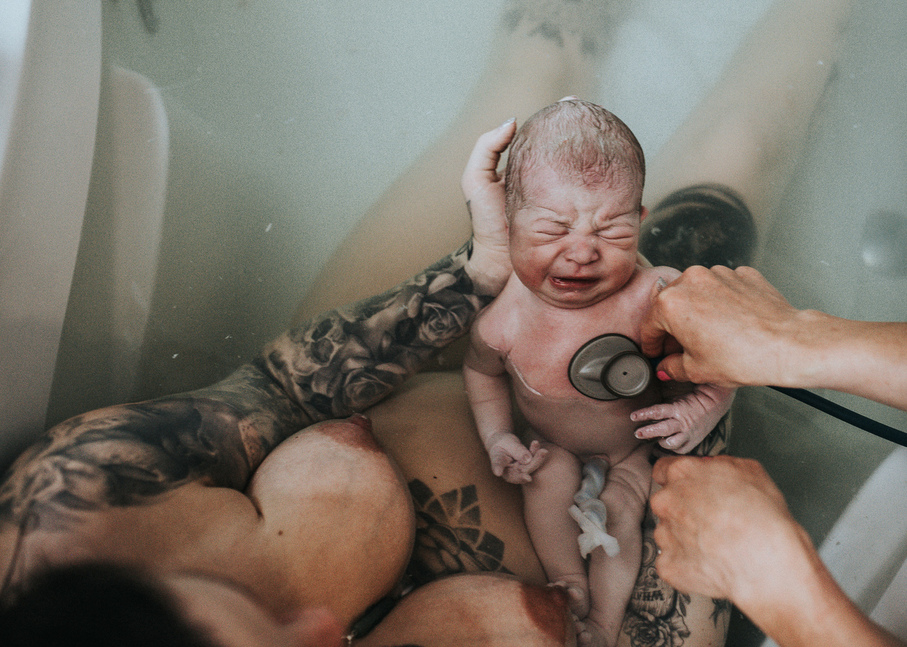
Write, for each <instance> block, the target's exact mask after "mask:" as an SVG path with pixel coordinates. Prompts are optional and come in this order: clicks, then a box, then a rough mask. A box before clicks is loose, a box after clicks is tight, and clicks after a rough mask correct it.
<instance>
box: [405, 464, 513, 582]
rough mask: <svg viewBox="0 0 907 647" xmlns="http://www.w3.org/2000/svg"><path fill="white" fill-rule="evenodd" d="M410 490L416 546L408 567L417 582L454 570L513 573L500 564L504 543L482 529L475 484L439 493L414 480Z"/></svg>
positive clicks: (435, 577)
mask: <svg viewBox="0 0 907 647" xmlns="http://www.w3.org/2000/svg"><path fill="white" fill-rule="evenodd" d="M409 490H410V493H411V494H412V497H413V503H414V504H415V508H416V546H415V549H414V550H413V558H412V561H411V562H410V566H409V574H410V577H411V578H412V580H413V583H414V584H416V585H421V584H425V583H426V582H430V581H432V580H436V579H438V578H439V577H441V576H444V575H453V574H455V573H475V572H483V571H484V572H487V571H495V572H498V573H510V571H508V570H507V569H506V568H505V567H504V566H502V564H501V562H502V561H503V559H504V542H502V541H501V540H500V539H499V538H498V537H496V536H495V535H493V534H491V533H490V532H488V531H486V530H485V529H484V528H482V518H481V512H480V509H479V499H478V495H477V492H476V487H475V486H474V485H469V486H466V487H463V488H459V489H457V490H451V491H449V492H445V493H444V494H441V495H437V494H435V493H434V492H433V491H432V490H431V488H429V487H428V486H427V485H426V484H425V483H423V482H422V481H420V480H418V479H415V480H413V481H411V482H410V483H409Z"/></svg>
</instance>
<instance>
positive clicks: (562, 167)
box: [505, 100, 645, 308]
mask: <svg viewBox="0 0 907 647" xmlns="http://www.w3.org/2000/svg"><path fill="white" fill-rule="evenodd" d="M644 177H645V162H644V160H643V153H642V148H641V147H640V145H639V142H638V141H637V140H636V137H634V136H633V133H632V132H631V131H630V129H629V128H627V126H626V125H625V124H624V123H623V122H622V121H621V120H620V119H618V118H617V117H615V116H614V115H612V114H611V113H610V112H608V111H607V110H605V109H604V108H602V107H601V106H597V105H595V104H592V103H588V102H586V101H578V100H567V101H560V102H558V103H556V104H554V105H551V106H548V107H547V108H544V109H543V110H541V111H539V112H538V113H536V114H535V115H533V116H532V117H530V118H529V120H528V121H526V123H525V124H524V125H523V127H522V128H521V129H520V131H519V132H518V133H517V135H516V137H515V138H514V142H513V144H512V147H511V151H510V159H509V160H508V162H507V170H506V175H505V187H506V188H505V194H506V197H505V205H506V212H507V223H508V227H509V229H510V258H511V261H512V263H513V271H514V273H515V274H516V275H517V277H518V278H519V279H520V281H521V282H522V283H523V285H525V286H526V287H527V288H528V289H529V291H530V292H532V293H534V294H535V295H536V296H538V297H539V298H541V299H542V300H543V301H546V302H547V303H549V304H551V305H555V306H557V307H564V308H583V307H586V306H589V305H593V304H595V303H598V302H600V301H602V300H603V299H606V298H608V297H609V296H610V295H612V294H615V293H616V292H617V291H618V290H620V289H621V288H622V287H623V286H624V285H626V284H627V282H628V281H630V279H631V278H632V277H633V276H634V274H635V272H636V268H637V257H636V252H637V246H638V243H639V223H640V221H641V220H642V219H643V218H644V217H645V209H644V208H643V207H642V204H641V202H642V186H643V179H644Z"/></svg>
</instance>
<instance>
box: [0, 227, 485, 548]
mask: <svg viewBox="0 0 907 647" xmlns="http://www.w3.org/2000/svg"><path fill="white" fill-rule="evenodd" d="M471 251H472V248H471V246H470V245H466V246H464V247H463V248H462V249H460V250H459V251H458V252H456V253H454V254H451V255H450V256H448V257H447V258H445V259H443V260H442V261H440V262H439V263H437V264H435V265H434V266H432V267H430V268H429V269H428V270H426V271H424V272H423V273H421V274H419V275H418V276H416V277H414V278H413V279H411V280H409V281H406V282H405V283H403V284H401V285H399V286H397V287H396V288H393V289H392V290H389V291H388V292H386V293H384V294H382V295H379V296H377V297H373V298H370V299H366V300H364V301H361V302H359V303H356V304H354V305H351V306H348V307H345V308H341V309H339V310H335V311H332V312H328V313H327V314H324V315H322V316H319V317H316V318H314V319H312V320H311V321H309V322H307V323H304V324H302V325H300V326H298V327H297V328H295V329H293V330H291V331H289V332H287V333H285V334H284V335H282V336H280V337H279V338H278V339H277V340H275V341H274V342H272V343H271V344H270V345H268V346H267V348H266V349H265V351H264V353H263V354H262V355H261V356H260V357H259V358H257V359H256V360H255V361H253V362H252V363H251V364H249V365H246V366H243V367H242V368H240V369H239V370H237V371H236V372H235V373H234V374H233V375H231V376H230V377H228V378H227V379H225V380H223V381H222V382H220V383H218V384H215V385H213V386H211V387H208V388H204V389H200V390H198V391H193V392H190V393H185V394H180V395H175V396H169V397H163V398H160V399H157V400H153V401H150V402H145V403H139V404H131V405H122V406H115V407H109V408H106V409H102V410H98V411H95V412H91V413H87V414H84V415H82V416H78V417H76V418H73V419H71V420H68V421H66V422H64V423H61V424H59V425H57V426H56V427H54V428H52V429H51V430H50V431H49V432H48V433H47V435H46V436H45V437H44V438H43V439H42V440H41V441H40V442H39V443H37V444H36V445H35V446H33V447H32V448H31V449H29V450H28V451H26V452H25V453H24V454H23V455H22V456H21V457H20V458H19V460H18V461H16V463H15V464H14V465H13V467H12V468H11V470H10V472H9V473H8V474H7V477H6V479H5V482H4V483H3V485H2V486H0V524H2V525H3V526H6V525H7V524H12V525H14V526H18V527H19V529H20V532H23V531H24V532H27V530H28V528H35V527H45V528H46V527H48V524H55V523H58V522H64V523H65V519H66V518H67V517H70V516H71V514H73V513H76V512H77V511H78V512H81V513H84V512H86V511H90V510H93V509H99V508H102V507H109V506H129V505H139V504H142V503H143V502H146V501H149V500H150V498H151V497H155V496H157V495H160V494H163V493H165V492H167V491H170V490H173V489H174V488H177V487H179V486H180V485H182V484H185V483H187V482H190V481H195V482H199V483H203V484H207V485H215V486H222V487H230V488H236V489H243V488H244V487H245V485H246V483H247V482H248V480H249V478H250V477H251V476H252V474H253V473H254V472H255V470H256V469H257V467H258V465H259V464H260V463H261V461H262V460H263V459H264V457H265V456H266V455H267V454H268V453H269V452H270V451H271V449H273V448H274V447H275V446H276V445H277V444H279V443H280V442H281V441H282V440H283V439H285V438H287V437H288V436H290V435H292V434H293V433H295V432H296V431H299V430H300V429H302V428H304V427H306V426H308V425H309V424H311V423H312V422H315V421H318V420H323V419H326V418H330V417H337V416H345V415H349V414H351V413H353V412H355V411H360V410H362V409H365V408H366V407H368V406H369V405H371V404H374V403H375V402H377V401H378V400H380V399H381V398H383V397H384V396H386V395H387V394H388V393H389V392H390V391H391V389H393V388H394V387H395V386H396V385H398V384H400V383H401V382H403V380H405V379H406V378H407V377H408V376H410V375H412V374H413V373H414V372H415V371H416V370H418V368H419V367H420V366H421V365H422V364H423V363H424V362H425V361H426V360H427V359H428V358H430V357H431V355H432V354H433V353H434V352H435V351H436V350H438V349H440V348H442V347H443V346H445V345H447V344H448V343H449V342H451V341H453V340H454V339H456V338H457V337H459V336H461V335H463V334H464V333H465V332H466V331H467V330H468V328H469V326H470V324H471V323H472V321H473V318H474V317H475V315H476V314H477V313H478V312H479V310H480V309H481V308H482V307H483V306H484V305H486V304H487V303H488V302H489V301H490V300H491V299H492V298H493V294H490V293H483V292H488V291H489V290H488V289H485V290H480V289H478V288H476V287H475V284H474V282H473V281H472V279H471V278H470V276H469V274H468V273H467V264H468V263H469V259H470V256H471ZM469 269H470V271H472V269H473V268H472V267H470V268H469Z"/></svg>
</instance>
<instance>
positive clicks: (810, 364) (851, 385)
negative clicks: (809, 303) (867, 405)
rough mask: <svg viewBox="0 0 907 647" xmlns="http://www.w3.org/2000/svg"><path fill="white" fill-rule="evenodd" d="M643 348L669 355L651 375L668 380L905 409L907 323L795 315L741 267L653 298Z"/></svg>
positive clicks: (700, 273) (702, 275) (698, 271)
mask: <svg viewBox="0 0 907 647" xmlns="http://www.w3.org/2000/svg"><path fill="white" fill-rule="evenodd" d="M677 344H679V345H680V346H681V347H682V348H678V347H677ZM642 347H643V352H645V353H646V354H647V355H650V356H657V355H659V354H663V353H665V352H668V353H672V354H671V355H669V356H668V357H667V358H666V359H665V360H664V361H663V362H662V363H661V364H660V365H659V369H660V370H664V371H665V372H667V373H668V374H669V375H670V376H671V377H672V378H674V379H677V380H689V381H693V382H697V383H703V382H714V383H716V384H720V385H723V386H744V385H773V386H787V387H801V388H827V389H835V390H838V391H844V392H847V393H853V394H855V395H860V396H863V397H866V398H870V399H872V400H876V401H878V402H882V403H884V404H888V405H890V406H893V407H897V408H899V409H904V410H907V371H905V370H904V367H905V366H907V323H894V322H867V321H852V320H848V319H842V318H839V317H834V316H832V315H829V314H825V313H823V312H818V311H815V310H797V309H796V308H794V307H793V306H791V305H790V304H789V303H788V302H787V300H785V299H784V297H783V296H782V295H781V294H780V293H779V292H778V291H777V290H776V289H775V288H774V287H772V286H771V285H770V284H769V283H768V281H766V280H765V279H764V278H763V277H762V275H761V274H759V272H757V271H756V270H754V269H752V268H749V267H741V268H738V269H737V270H730V269H728V268H726V267H714V268H712V269H710V270H707V269H705V268H703V267H692V268H690V269H688V270H687V271H686V272H684V273H683V275H682V276H681V277H680V279H678V280H677V281H675V282H674V283H672V284H671V285H669V286H668V287H667V288H665V289H664V290H663V291H662V292H661V293H660V294H659V295H658V297H656V299H655V303H654V305H653V307H652V310H651V311H650V312H649V315H648V317H647V320H646V321H645V322H644V323H643V328H642Z"/></svg>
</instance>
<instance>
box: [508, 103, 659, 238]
mask: <svg viewBox="0 0 907 647" xmlns="http://www.w3.org/2000/svg"><path fill="white" fill-rule="evenodd" d="M539 168H550V169H552V170H554V171H555V172H556V173H557V175H558V176H559V177H560V178H561V179H562V180H563V181H565V182H573V183H582V184H587V185H597V184H609V185H612V186H615V187H617V186H623V185H625V184H627V183H629V184H631V185H633V187H634V188H635V189H637V190H638V192H639V194H640V195H642V187H643V183H644V182H645V175H646V163H645V157H644V156H643V152H642V146H640V144H639V141H637V139H636V136H635V135H634V134H633V132H632V131H631V130H630V129H629V128H628V127H627V125H626V124H625V123H624V122H623V121H621V120H620V119H618V118H617V117H616V116H615V115H614V114H612V113H611V112H609V111H607V110H605V109H604V108H602V107H601V106H599V105H596V104H594V103H590V102H588V101H581V100H579V99H568V100H563V101H558V102H557V103H554V104H552V105H550V106H548V107H546V108H542V109H541V110H539V111H538V112H537V113H535V114H534V115H532V116H531V117H530V118H529V119H528V120H526V122H525V123H524V124H523V125H522V127H521V128H520V130H519V131H518V132H517V134H516V136H515V137H514V139H513V142H512V143H511V145H510V153H509V157H508V160H507V170H506V172H505V176H504V177H505V191H506V202H505V209H506V214H507V220H508V222H511V221H512V220H513V214H514V213H516V211H517V210H518V209H519V208H520V207H521V206H522V205H523V203H524V201H525V199H526V192H527V191H529V190H531V186H532V184H531V183H532V176H533V171H534V170H537V169H539Z"/></svg>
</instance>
